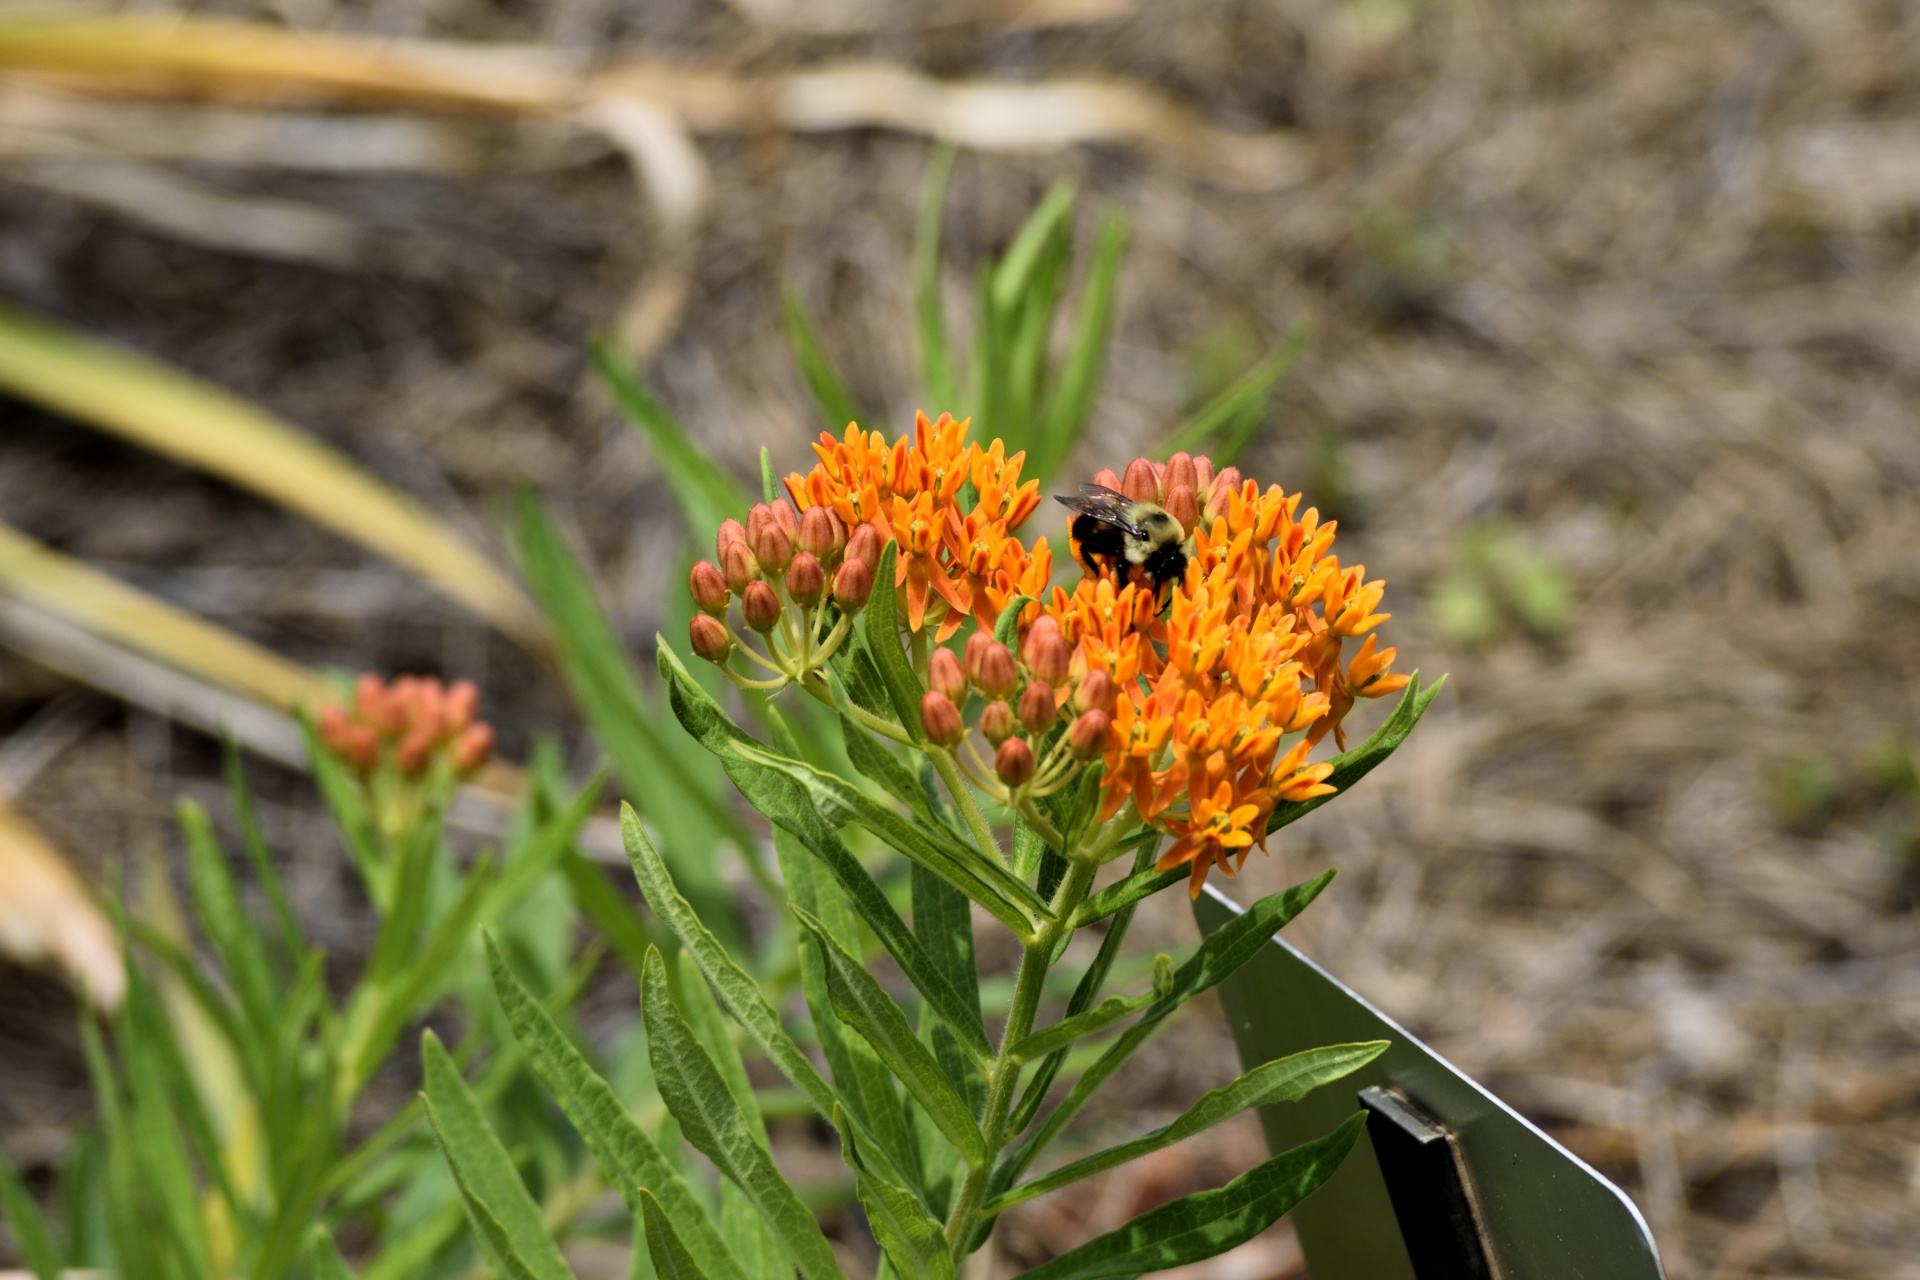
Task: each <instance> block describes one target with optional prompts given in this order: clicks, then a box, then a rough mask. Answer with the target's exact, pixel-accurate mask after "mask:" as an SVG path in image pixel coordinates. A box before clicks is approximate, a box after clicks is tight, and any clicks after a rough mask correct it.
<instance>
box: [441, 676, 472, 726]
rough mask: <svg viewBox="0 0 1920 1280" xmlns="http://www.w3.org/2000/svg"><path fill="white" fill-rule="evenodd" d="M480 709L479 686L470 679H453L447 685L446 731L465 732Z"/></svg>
mask: <svg viewBox="0 0 1920 1280" xmlns="http://www.w3.org/2000/svg"><path fill="white" fill-rule="evenodd" d="M479 710H480V687H479V686H478V685H476V684H474V682H473V681H471V680H455V681H454V682H453V683H452V684H451V685H449V686H447V702H446V710H445V713H444V714H445V716H446V722H447V732H448V733H450V734H451V733H465V732H466V731H467V729H468V727H469V726H471V725H472V724H473V721H474V717H475V715H476V714H478V712H479Z"/></svg>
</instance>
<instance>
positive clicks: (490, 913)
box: [481, 773, 605, 919]
mask: <svg viewBox="0 0 1920 1280" xmlns="http://www.w3.org/2000/svg"><path fill="white" fill-rule="evenodd" d="M604 781H605V775H604V774H603V773H596V774H594V776H593V777H591V778H589V779H588V780H587V784H586V785H585V786H583V787H581V788H580V790H579V792H578V793H576V794H575V795H574V797H573V799H572V800H570V801H568V802H567V805H566V807H565V808H563V809H561V810H560V811H559V812H558V813H552V814H549V815H548V817H547V818H546V820H545V821H543V822H541V823H540V824H539V825H538V826H537V827H535V828H534V830H533V832H532V834H531V835H529V836H528V837H527V838H526V839H525V840H524V841H522V842H521V843H520V847H519V848H518V849H517V850H516V851H515V853H514V857H513V861H511V862H509V863H507V865H506V867H505V868H504V869H503V870H502V871H501V873H500V875H499V877H498V878H497V879H496V880H495V881H494V883H493V888H492V890H491V891H490V892H489V893H488V895H487V901H486V904H485V906H484V907H483V908H482V911H481V914H482V916H484V917H485V918H487V919H493V918H495V917H496V916H498V915H500V914H501V913H503V912H505V911H507V910H508V909H510V908H511V907H513V906H515V905H516V904H518V903H519V902H521V901H523V900H524V899H525V898H526V897H527V896H528V895H530V894H531V893H533V892H534V890H535V889H537V888H538V887H539V885H540V882H541V881H543V880H545V879H546V878H547V874H548V873H549V872H551V871H552V870H553V869H554V867H556V866H557V865H559V863H560V860H561V859H562V858H564V857H565V856H566V853H567V851H568V850H569V849H571V848H573V842H574V840H575V838H576V837H577V836H579V834H580V828H581V827H582V826H584V825H586V821H587V819H588V818H590V817H592V816H593V809H594V806H595V805H596V804H598V803H599V802H600V788H601V785H602V783H603V782H604Z"/></svg>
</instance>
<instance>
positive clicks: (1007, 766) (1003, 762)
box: [993, 738, 1033, 787]
mask: <svg viewBox="0 0 1920 1280" xmlns="http://www.w3.org/2000/svg"><path fill="white" fill-rule="evenodd" d="M993 771H994V772H995V773H996V774H998V775H999V776H1000V781H1002V782H1004V783H1006V784H1007V785H1008V786H1010V787H1018V786H1024V785H1025V784H1026V782H1027V780H1028V779H1029V778H1031V777H1033V748H1032V747H1029V746H1028V745H1027V742H1026V739H1024V738H1008V739H1007V740H1006V741H1005V742H1003V743H1001V744H1000V749H999V750H998V751H996V752H994V754H993Z"/></svg>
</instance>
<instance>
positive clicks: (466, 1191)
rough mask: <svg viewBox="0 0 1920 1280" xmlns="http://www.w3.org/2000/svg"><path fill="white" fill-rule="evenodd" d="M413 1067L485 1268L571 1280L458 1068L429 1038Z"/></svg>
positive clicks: (534, 1278)
mask: <svg viewBox="0 0 1920 1280" xmlns="http://www.w3.org/2000/svg"><path fill="white" fill-rule="evenodd" d="M420 1059H421V1064H422V1066H423V1067H424V1069H425V1074H426V1089H425V1097H426V1100H427V1118H428V1119H429V1120H430V1121H431V1122H432V1124H433V1132H434V1136H435V1137H436V1138H437V1139H438V1140H439V1142H440V1150H441V1152H442V1153H443V1154H445V1156H446V1158H447V1167H448V1168H449V1169H451V1170H452V1171H453V1177H454V1181H455V1182H456V1183H458V1184H459V1188H460V1195H461V1198H462V1199H463V1200H464V1201H465V1202H466V1206H467V1214H468V1216H469V1217H470V1218H471V1219H472V1221H473V1226H474V1231H475V1232H476V1233H477V1234H478V1235H479V1237H480V1241H481V1244H482V1246H483V1247H484V1248H485V1249H486V1251H487V1253H488V1254H489V1255H490V1256H489V1259H488V1260H489V1261H490V1262H492V1263H493V1265H494V1268H495V1270H497V1271H499V1272H500V1274H501V1275H503V1276H512V1277H515V1280H521V1278H525V1280H572V1276H573V1272H572V1270H571V1269H570V1268H569V1267H568V1266H567V1260H566V1259H565V1258H563V1257H561V1256H560V1246H558V1245H557V1244H555V1243H554V1242H553V1237H552V1236H551V1235H549V1234H548V1233H547V1227H546V1223H545V1222H543V1221H542V1220H541V1217H540V1206H539V1205H537V1204H535V1203H534V1200H533V1196H532V1195H530V1194H529V1193H528V1191H527V1187H526V1184H525V1183H523V1182H522V1181H520V1175H519V1173H518V1172H516V1171H515V1170H514V1167H513V1160H512V1159H511V1158H510V1157H509V1156H508V1155H507V1149H506V1148H505V1147H503V1146H501V1145H500V1139H499V1138H497V1137H495V1136H494V1132H493V1130H492V1129H491V1128H489V1127H488V1126H487V1118H486V1115H485V1114H484V1113H483V1112H482V1111H481V1110H480V1103H479V1102H478V1101H477V1100H476V1099H475V1098H474V1096H473V1092H472V1090H470V1089H468V1088H467V1082H466V1081H465V1080H462V1079H461V1078H460V1068H458V1067H456V1066H454V1065H453V1059H452V1058H450V1057H448V1056H447V1051H446V1049H445V1047H444V1046H442V1045H441V1043H440V1038H439V1037H438V1036H436V1035H434V1034H433V1032H431V1031H429V1032H427V1033H426V1034H425V1035H423V1036H422V1037H421V1039H420Z"/></svg>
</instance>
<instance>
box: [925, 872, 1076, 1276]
mask: <svg viewBox="0 0 1920 1280" xmlns="http://www.w3.org/2000/svg"><path fill="white" fill-rule="evenodd" d="M1096 869H1097V864H1095V863H1094V862H1093V861H1092V860H1091V859H1079V858H1076V859H1074V860H1073V862H1072V864H1071V866H1070V867H1069V869H1068V871H1067V876H1066V879H1065V880H1063V881H1062V882H1061V884H1060V890H1059V892H1057V893H1056V894H1054V897H1053V918H1052V919H1051V920H1049V921H1048V922H1047V923H1046V924H1045V925H1044V926H1043V927H1042V928H1041V930H1040V935H1039V936H1038V937H1036V938H1035V939H1033V941H1031V942H1029V943H1028V944H1027V946H1026V949H1025V951H1024V952H1022V953H1021V956H1020V974H1019V976H1018V977H1017V978H1015V979H1014V984H1013V1007H1012V1008H1010V1009H1009V1010H1008V1011H1007V1025H1006V1029H1005V1030H1004V1031H1002V1032H1001V1035H1000V1049H999V1052H998V1053H997V1054H996V1055H995V1056H994V1059H993V1068H992V1070H990V1071H989V1072H988V1073H987V1106H986V1112H985V1114H984V1115H983V1116H982V1117H981V1121H980V1132H981V1133H982V1135H984V1136H985V1138H986V1140H987V1150H988V1151H989V1152H990V1153H992V1155H993V1157H994V1159H997V1158H998V1157H999V1154H1000V1152H1001V1151H1002V1150H1003V1149H1004V1148H1005V1147H1006V1144H1007V1138H1008V1134H1007V1116H1008V1114H1009V1112H1011V1110H1012V1109H1013V1096H1014V1091H1015V1086H1016V1085H1018V1084H1019V1082H1020V1065H1021V1064H1020V1063H1018V1062H1017V1061H1015V1060H1014V1057H1013V1049H1014V1046H1016V1045H1018V1044H1019V1043H1020V1042H1021V1041H1022V1040H1024V1039H1026V1038H1027V1036H1029V1035H1031V1034H1032V1032H1033V1018H1034V1015H1035V1014H1036V1013H1038V1012H1039V1009H1040V994H1041V991H1042V990H1043V989H1044V988H1045V986H1046V981H1047V968H1048V966H1049V965H1051V964H1052V963H1053V954H1054V951H1055V949H1056V948H1057V947H1058V946H1059V943H1060V938H1061V936H1062V935H1063V934H1065V933H1066V932H1067V927H1068V926H1067V921H1068V919H1070V918H1071V917H1072V915H1073V911H1074V908H1075V907H1078V906H1079V905H1080V903H1081V900H1082V899H1084V898H1085V897H1086V896H1087V890H1088V889H1089V888H1091V887H1092V886H1093V876H1094V871H1095V870H1096ZM994 1159H989V1160H987V1161H985V1162H983V1163H982V1164H980V1165H978V1166H977V1167H974V1168H971V1169H968V1170H967V1176H966V1178H965V1179H964V1180H963V1181H962V1182H961V1184H960V1193H959V1195H957V1196H956V1197H955V1198H954V1202H953V1214H952V1216H950V1217H949V1218H948V1219H947V1231H946V1235H947V1247H948V1248H949V1249H951V1250H952V1251H953V1253H954V1262H955V1263H956V1265H957V1264H958V1263H960V1262H962V1261H964V1260H965V1256H966V1255H965V1253H964V1250H965V1249H966V1246H967V1242H968V1240H969V1239H970V1238H971V1237H972V1235H973V1230H974V1227H975V1226H976V1225H977V1218H978V1216H979V1210H980V1206H981V1198H982V1197H983V1196H984V1195H985V1194H986V1189H987V1180H988V1179H989V1178H990V1177H991V1176H992V1173H993V1165H994Z"/></svg>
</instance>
